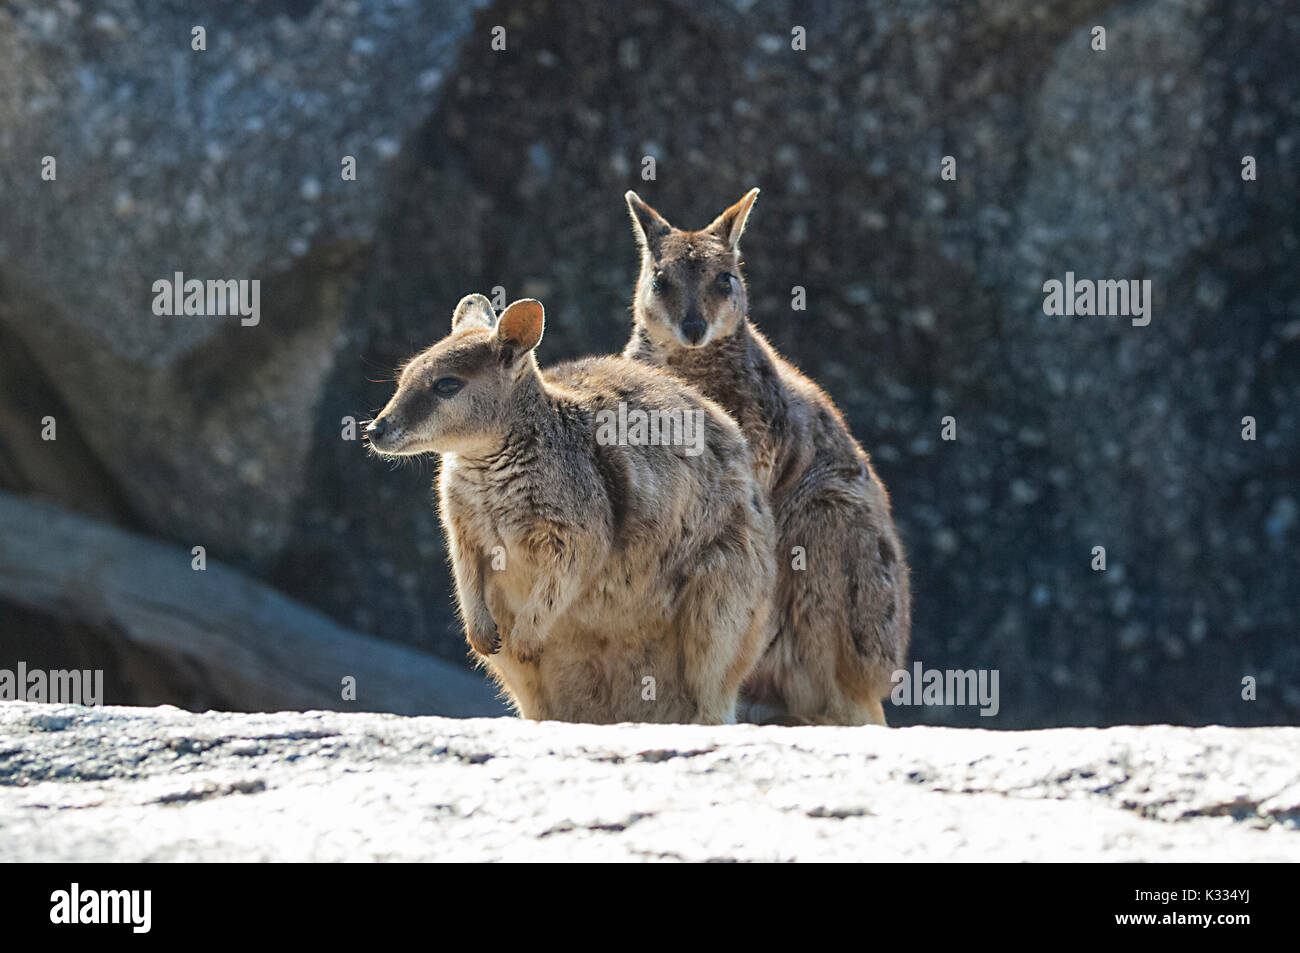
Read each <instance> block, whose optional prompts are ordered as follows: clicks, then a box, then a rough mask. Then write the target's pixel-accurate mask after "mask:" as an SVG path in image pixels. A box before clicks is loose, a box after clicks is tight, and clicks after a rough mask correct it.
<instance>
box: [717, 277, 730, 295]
mask: <svg viewBox="0 0 1300 953" xmlns="http://www.w3.org/2000/svg"><path fill="white" fill-rule="evenodd" d="M731 278H732V275H731V274H730V273H729V272H725V271H724V272H723V273H722V274H720V275H718V290H719V291H721V292H722V293H723V294H724V295H729V294H731Z"/></svg>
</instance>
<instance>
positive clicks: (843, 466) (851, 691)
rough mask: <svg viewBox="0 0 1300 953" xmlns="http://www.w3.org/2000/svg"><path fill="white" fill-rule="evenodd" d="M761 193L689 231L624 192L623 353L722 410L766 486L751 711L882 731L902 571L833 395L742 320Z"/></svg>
mask: <svg viewBox="0 0 1300 953" xmlns="http://www.w3.org/2000/svg"><path fill="white" fill-rule="evenodd" d="M757 195H758V189H754V190H752V191H751V192H749V194H747V195H746V196H745V197H744V198H743V199H741V200H740V201H739V202H737V203H736V204H735V205H733V206H732V207H731V208H729V209H727V210H726V211H725V212H723V213H722V214H721V215H719V216H718V217H717V219H716V220H714V222H713V223H712V224H711V225H709V227H708V228H706V229H703V230H702V231H698V232H687V231H682V230H680V229H677V228H674V227H672V226H671V225H669V224H668V222H667V221H665V220H664V218H663V217H662V216H661V215H659V213H658V212H656V211H655V210H654V209H652V208H651V207H650V206H649V205H647V204H646V203H645V202H643V201H642V200H641V199H640V197H638V196H637V194H636V193H635V192H628V193H627V196H626V197H627V204H628V207H629V209H631V212H632V222H633V225H634V226H635V229H636V234H637V239H638V242H639V244H640V247H641V274H640V277H639V279H638V281H637V287H636V300H635V304H634V308H633V310H634V313H635V328H634V330H633V333H632V339H631V341H629V342H628V345H627V348H626V349H625V350H624V352H623V354H624V356H625V357H630V358H634V359H636V360H639V361H643V362H645V363H647V364H652V365H655V366H658V367H663V368H665V369H667V370H669V371H671V372H672V373H673V374H674V375H676V376H678V377H680V378H681V379H682V380H684V381H686V382H688V383H690V384H694V385H695V386H696V387H698V388H699V389H700V390H702V391H703V392H704V393H705V394H706V395H707V396H709V397H711V398H713V399H714V400H715V401H717V402H718V403H719V404H721V405H722V407H723V408H725V409H726V410H727V411H729V412H730V413H731V414H732V415H733V416H734V417H735V418H736V420H737V421H738V422H739V423H740V426H741V429H742V430H743V431H744V432H745V436H746V437H747V438H748V439H749V444H750V449H751V451H752V453H753V455H754V459H755V466H756V467H757V473H758V475H759V479H760V480H761V482H762V483H763V486H764V487H765V489H766V490H767V491H768V494H769V496H768V499H769V502H770V503H771V506H772V514H773V516H774V517H775V519H776V527H777V547H776V553H777V584H776V601H775V605H774V612H775V613H776V617H777V634H776V637H775V640H774V641H773V642H772V644H771V645H770V646H768V648H767V650H766V652H765V653H764V655H763V659H762V661H761V662H759V665H758V667H757V668H756V669H755V670H754V673H753V674H752V675H751V676H750V678H749V680H748V682H747V684H746V686H745V688H744V690H743V693H742V699H744V700H745V701H746V702H748V703H750V710H749V711H748V712H747V717H751V718H755V719H763V718H769V719H772V720H778V721H794V722H812V723H820V724H864V723H866V722H875V723H877V724H884V722H885V715H884V710H883V708H882V706H881V699H882V698H884V697H885V696H886V695H888V694H889V691H890V688H891V681H890V678H891V675H892V673H893V672H894V671H896V670H897V669H899V668H902V667H904V665H905V663H906V658H907V646H908V640H909V637H910V633H911V592H910V587H909V582H908V572H907V564H906V562H905V560H904V556H903V548H902V546H901V545H900V543H899V541H898V535H897V533H896V532H895V531H894V524H893V520H892V518H891V517H890V512H889V497H888V495H887V494H886V492H885V488H884V486H883V485H882V484H881V482H880V480H879V479H878V478H877V477H876V474H875V471H874V470H873V469H872V467H871V463H870V461H869V459H868V458H867V454H866V453H865V452H864V451H863V450H862V447H860V446H859V445H858V443H857V441H856V440H854V439H853V435H852V434H851V433H849V429H848V427H847V426H846V425H845V423H844V420H843V418H842V417H841V416H840V413H839V411H838V410H837V409H836V407H835V405H834V403H832V401H831V399H830V398H829V397H828V396H827V395H826V394H825V393H823V392H822V391H821V389H820V388H818V387H817V385H816V384H814V383H813V382H812V381H811V380H809V379H808V378H807V377H805V376H804V375H803V374H801V373H800V372H799V371H798V369H796V368H795V367H794V366H793V365H791V364H790V363H788V362H787V361H786V360H785V359H784V358H782V357H781V355H780V354H778V353H777V352H776V349H775V348H773V347H772V345H771V344H769V343H768V342H767V340H766V339H764V337H763V336H762V335H761V334H759V333H758V331H756V330H755V329H754V328H753V327H751V326H750V323H749V320H748V318H747V314H748V307H749V306H748V300H747V298H746V294H745V282H744V280H743V279H742V277H741V273H740V266H741V259H740V248H739V244H740V235H741V232H742V231H744V228H745V221H746V219H747V218H748V217H749V210H750V208H751V207H752V206H753V204H754V199H755V198H756V197H757Z"/></svg>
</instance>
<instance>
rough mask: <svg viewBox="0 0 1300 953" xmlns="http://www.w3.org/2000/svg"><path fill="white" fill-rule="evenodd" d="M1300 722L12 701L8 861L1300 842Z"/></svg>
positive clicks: (629, 855) (763, 853)
mask: <svg viewBox="0 0 1300 953" xmlns="http://www.w3.org/2000/svg"><path fill="white" fill-rule="evenodd" d="M1298 744H1300V729H1295V728H1252V729H1230V728H1198V729H1191V728H1171V727H1167V726H1155V727H1122V728H1112V729H1105V730H1091V729H1061V730H1051V731H1031V732H989V731H972V730H968V729H954V728H935V727H915V728H907V729H899V730H887V729H878V728H758V727H753V726H741V727H723V728H712V727H710V728H704V727H693V726H664V725H615V726H581V725H561V724H558V723H554V722H522V721H515V720H511V719H470V720H464V721H457V720H454V719H446V718H401V717H398V716H386V715H349V714H322V713H307V714H274V715H221V714H215V713H209V714H206V715H191V714H186V713H182V712H178V711H176V710H175V709H166V708H162V709H143V708H136V709H128V708H108V709H85V708H68V707H65V708H57V707H54V706H43V705H33V704H27V703H25V702H5V703H0V826H2V827H3V828H4V831H5V837H4V838H3V839H0V860H2V861H34V860H43V861H50V860H62V861H101V860H114V861H191V860H204V861H218V860H222V861H224V860H277V861H285V860H296V861H308V860H310V861H369V860H462V861H484V860H510V861H544V860H688V861H695V860H715V861H716V860H750V861H789V860H834V861H854V860H877V861H900V860H917V861H947V860H958V861H967V860H973V861H1022V860H1035V861H1063V860H1069V861H1108V860H1109V861H1176V860H1177V861H1208V860H1214V861H1234V860H1272V861H1283V860H1291V861H1294V860H1297V859H1300V827H1298V826H1297V819H1298V818H1300V766H1297V763H1296V759H1295V750H1296V746H1297V745H1298ZM67 808H76V810H67Z"/></svg>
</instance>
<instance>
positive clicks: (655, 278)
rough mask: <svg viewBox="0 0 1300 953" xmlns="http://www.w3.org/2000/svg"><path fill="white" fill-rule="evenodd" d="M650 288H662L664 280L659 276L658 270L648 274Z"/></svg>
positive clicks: (656, 289) (659, 289)
mask: <svg viewBox="0 0 1300 953" xmlns="http://www.w3.org/2000/svg"><path fill="white" fill-rule="evenodd" d="M650 290H651V291H663V290H664V280H663V277H662V276H660V275H659V273H658V272H656V273H655V274H653V275H651V276H650Z"/></svg>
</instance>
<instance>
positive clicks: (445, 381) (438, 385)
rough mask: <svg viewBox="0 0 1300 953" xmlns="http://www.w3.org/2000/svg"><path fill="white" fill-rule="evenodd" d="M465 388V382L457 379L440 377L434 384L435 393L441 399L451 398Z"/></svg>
mask: <svg viewBox="0 0 1300 953" xmlns="http://www.w3.org/2000/svg"><path fill="white" fill-rule="evenodd" d="M464 386H465V382H464V381H463V380H460V379H459V378H457V377H440V378H438V379H437V380H436V381H434V382H433V392H434V393H435V394H437V395H438V396H439V397H450V396H451V395H452V394H454V393H456V392H457V391H458V390H460V389H461V388H462V387H464Z"/></svg>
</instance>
